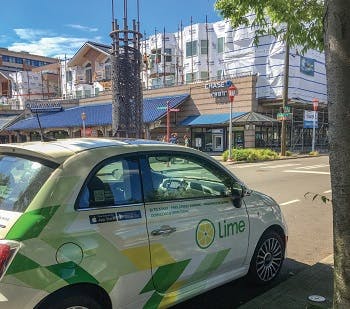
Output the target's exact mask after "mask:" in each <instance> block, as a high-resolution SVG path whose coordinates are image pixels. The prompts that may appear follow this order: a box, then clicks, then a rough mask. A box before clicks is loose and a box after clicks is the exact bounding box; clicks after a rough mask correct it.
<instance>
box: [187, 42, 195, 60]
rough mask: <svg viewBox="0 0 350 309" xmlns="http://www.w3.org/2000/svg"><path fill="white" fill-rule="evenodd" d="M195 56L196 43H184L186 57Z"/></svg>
mask: <svg viewBox="0 0 350 309" xmlns="http://www.w3.org/2000/svg"><path fill="white" fill-rule="evenodd" d="M196 55H197V41H191V42H186V57H193V56H196Z"/></svg>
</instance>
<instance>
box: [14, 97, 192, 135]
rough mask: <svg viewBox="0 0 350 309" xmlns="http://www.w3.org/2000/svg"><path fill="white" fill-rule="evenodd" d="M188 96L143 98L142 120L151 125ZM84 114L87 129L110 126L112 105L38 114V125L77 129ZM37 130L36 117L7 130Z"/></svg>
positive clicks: (78, 107) (81, 107) (79, 107)
mask: <svg viewBox="0 0 350 309" xmlns="http://www.w3.org/2000/svg"><path fill="white" fill-rule="evenodd" d="M188 97H189V94H181V95H176V96H163V97H156V98H145V99H144V100H143V120H144V122H145V123H151V122H153V121H155V120H158V119H159V118H161V117H164V116H165V115H166V109H158V107H166V106H167V102H168V101H169V106H170V108H174V107H178V106H179V105H181V104H182V103H183V102H184V101H185V100H186V99H187V98H188ZM83 112H84V113H85V115H86V119H85V125H86V126H87V127H96V126H107V125H111V124H112V103H111V102H109V103H104V104H91V105H90V104H89V105H88V104H86V105H81V106H77V107H72V108H67V109H65V110H63V111H61V112H57V113H51V114H48V113H46V114H40V116H39V119H40V124H41V127H42V128H43V129H48V128H72V127H79V126H81V124H82V119H81V114H82V113H83ZM36 129H39V124H38V120H37V118H36V117H34V116H33V117H30V118H27V119H24V120H21V121H19V122H17V123H15V124H14V125H12V126H9V127H8V128H7V130H12V131H13V130H36Z"/></svg>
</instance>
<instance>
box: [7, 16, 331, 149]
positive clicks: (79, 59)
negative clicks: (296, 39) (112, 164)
mask: <svg viewBox="0 0 350 309" xmlns="http://www.w3.org/2000/svg"><path fill="white" fill-rule="evenodd" d="M253 41H254V32H253V30H252V29H251V28H247V27H241V28H239V29H232V28H231V26H230V24H229V23H228V22H227V21H220V22H216V23H210V24H195V25H190V26H188V27H185V28H184V29H182V30H181V31H179V32H176V33H164V32H163V33H155V34H154V35H153V36H151V37H150V38H148V39H146V40H144V41H143V42H142V54H143V71H142V82H143V86H144V93H143V94H144V98H145V102H147V101H149V102H153V103H152V104H151V105H152V110H153V111H154V110H155V109H156V108H158V107H159V108H163V111H162V112H157V113H155V115H156V116H157V117H155V118H154V117H153V116H154V115H153V116H152V117H151V118H149V119H144V121H145V137H148V138H152V139H161V138H162V137H163V136H164V135H165V134H166V132H167V125H166V121H167V113H166V111H165V110H164V108H165V107H166V102H167V101H169V102H177V101H176V98H177V97H178V96H188V97H186V99H184V100H182V101H181V102H180V103H179V102H178V105H179V106H177V105H176V106H175V105H174V106H171V108H176V109H177V108H178V109H179V111H178V112H173V113H170V116H169V118H170V126H171V128H170V129H171V132H176V133H178V134H179V136H183V134H186V135H190V136H191V145H192V146H193V147H197V148H199V149H201V150H204V151H222V150H225V149H226V148H227V146H228V127H229V120H230V119H229V108H228V107H229V104H228V98H227V85H228V83H233V84H234V85H235V86H236V87H237V89H238V95H237V96H236V98H235V101H234V106H233V111H234V115H233V117H232V118H233V136H234V137H233V141H234V142H233V145H234V146H236V147H241V146H243V147H270V148H275V149H278V148H279V143H280V122H278V121H277V117H278V115H280V114H281V112H282V114H283V115H284V116H286V117H287V118H288V123H287V145H288V147H289V148H291V149H293V150H294V149H297V150H303V151H307V150H308V149H309V148H310V147H311V137H312V129H310V126H308V125H306V124H305V123H306V121H305V118H306V115H309V114H310V111H311V110H312V101H313V99H315V98H316V99H317V100H318V101H319V102H320V104H319V111H318V121H317V122H316V123H317V127H318V128H317V134H316V137H317V141H316V145H318V147H327V143H328V137H327V136H328V134H327V132H328V117H327V102H326V99H327V96H326V75H325V63H324V55H323V54H321V53H318V52H316V51H312V50H311V51H308V52H307V53H306V54H304V55H301V54H300V52H299V50H301V48H300V49H298V48H293V49H291V50H290V61H289V62H290V64H289V87H288V93H289V98H288V106H287V107H286V110H284V111H281V106H282V90H283V86H284V85H283V76H284V69H285V68H284V56H285V46H284V44H283V42H280V41H277V40H276V39H274V38H273V37H270V36H264V37H262V38H261V39H260V42H259V44H258V46H255V45H254V42H253ZM109 53H110V46H109V45H103V44H99V43H94V42H86V43H85V44H84V45H83V46H82V47H81V48H80V49H79V50H78V51H77V53H76V54H75V55H74V56H73V58H71V59H69V60H67V61H62V62H61V72H62V74H61V75H62V79H61V93H62V96H63V98H66V99H69V98H72V99H78V100H79V108H80V107H81V108H82V107H83V106H86V107H88V106H89V108H92V107H91V106H95V105H99V104H100V106H102V105H103V104H107V105H108V104H110V103H111V101H112V99H111V64H110V59H109ZM145 102H144V114H145V115H148V114H152V113H151V112H149V110H148V109H149V106H148V105H147V104H145ZM156 102H158V103H156ZM157 104H158V105H157ZM156 105H157V106H156ZM285 114H286V115H285ZM76 119H77V121H76V124H75V126H73V127H72V130H73V131H74V132H75V133H72V132H73V131H69V130H66V131H67V132H66V133H65V134H66V135H67V136H75V135H79V134H80V135H81V134H82V133H81V124H82V122H81V119H79V117H78V118H76ZM106 121H107V122H108V119H107V120H106ZM107 122H106V123H105V124H104V125H103V126H102V127H103V128H101V127H100V124H98V123H93V122H92V123H90V126H89V128H90V129H91V131H89V132H91V134H93V135H96V134H97V135H103V136H108V135H109V132H110V131H111V130H110V124H107ZM48 123H50V122H48ZM63 124H64V122H62V124H61V127H59V126H58V127H56V128H57V129H58V128H61V129H62V128H64V126H63ZM95 125H96V126H95ZM13 128H14V127H13ZM18 128H19V127H17V130H19V129H18ZM29 129H35V130H37V128H34V127H31V128H30V127H28V128H26V127H23V126H22V127H21V130H22V132H18V131H17V134H22V133H24V134H25V135H26V136H27V137H26V138H28V136H30V134H29V135H28V133H30V132H28V130H29ZM47 129H48V130H50V128H47ZM77 132H80V133H77ZM72 134H73V135H72Z"/></svg>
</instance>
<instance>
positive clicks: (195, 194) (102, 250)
mask: <svg viewBox="0 0 350 309" xmlns="http://www.w3.org/2000/svg"><path fill="white" fill-rule="evenodd" d="M0 227H1V229H0V237H1V240H0V276H1V281H0V308H7V309H9V308H38V309H43V308H45V309H46V308H50V309H55V308H57V309H58V308H60V309H61V308H75V307H79V308H89V309H90V308H91V309H97V308H101V309H102V308H103V309H108V308H163V307H168V306H170V305H173V304H176V303H179V302H181V301H183V300H185V299H188V298H189V297H192V296H195V295H198V294H200V293H203V292H205V291H207V290H209V289H212V288H214V287H216V286H218V285H221V284H224V283H226V282H228V281H231V280H234V279H237V278H239V277H242V276H245V275H247V274H248V275H249V276H250V278H251V279H252V280H253V281H255V282H256V283H259V284H261V283H269V282H270V281H272V280H273V279H274V278H275V277H276V276H277V275H278V273H279V271H280V269H281V267H282V263H283V260H284V257H285V248H286V243H287V229H286V225H285V222H284V219H283V216H282V214H281V210H280V208H279V206H278V204H277V203H276V202H275V201H274V200H273V199H272V198H270V197H268V196H266V195H264V194H262V193H258V192H255V191H252V190H250V189H248V188H247V187H246V186H245V185H244V184H243V183H242V182H241V181H240V180H239V179H237V178H236V177H235V176H234V175H233V174H232V173H231V172H230V171H229V170H227V169H226V168H225V167H224V166H222V165H221V164H220V163H218V162H216V161H215V160H213V159H212V158H211V157H209V156H207V155H205V154H203V153H201V152H199V151H196V150H194V149H191V148H188V147H182V146H178V145H171V144H167V143H160V142H153V141H145V140H112V139H111V140H109V139H97V138H96V139H94V138H88V139H67V140H60V141H53V142H33V143H24V144H7V145H0Z"/></svg>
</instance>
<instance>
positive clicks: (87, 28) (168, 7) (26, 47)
mask: <svg viewBox="0 0 350 309" xmlns="http://www.w3.org/2000/svg"><path fill="white" fill-rule="evenodd" d="M214 3H215V0H139V6H140V31H141V33H142V34H143V33H146V37H148V36H149V35H152V34H154V33H155V29H157V31H158V32H163V29H164V28H165V30H166V32H176V31H177V30H178V27H179V25H180V22H181V21H182V24H183V26H189V25H190V19H191V16H192V18H193V23H204V22H205V18H206V15H207V16H208V21H209V22H215V21H218V20H221V19H222V18H221V17H220V16H219V14H218V12H216V11H215V10H214ZM136 4H137V0H128V19H129V25H130V26H131V20H132V19H137V9H136V7H137V5H136ZM111 8H112V0H97V1H96V0H57V1H52V0H10V1H6V5H5V6H4V5H3V6H2V9H1V16H0V47H5V48H8V49H10V50H14V51H27V52H29V53H32V54H36V55H42V56H48V57H55V58H60V59H63V58H64V57H65V56H66V57H68V58H69V57H71V56H73V55H74V54H75V53H76V52H77V51H78V49H79V48H80V47H81V46H82V45H83V44H84V43H85V42H86V41H94V42H98V43H104V44H108V45H109V44H110V43H111V38H110V37H109V33H110V31H111V22H112V9H111ZM114 11H115V14H114V15H115V17H116V18H117V19H118V21H119V23H120V24H121V23H122V19H121V18H122V17H123V12H124V0H114Z"/></svg>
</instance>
